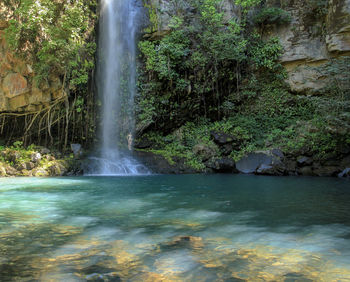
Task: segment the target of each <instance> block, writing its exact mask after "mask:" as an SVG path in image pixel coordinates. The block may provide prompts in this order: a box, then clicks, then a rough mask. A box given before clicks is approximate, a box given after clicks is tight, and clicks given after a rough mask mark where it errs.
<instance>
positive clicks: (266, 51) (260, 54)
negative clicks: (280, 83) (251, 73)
mask: <svg viewBox="0 0 350 282" xmlns="http://www.w3.org/2000/svg"><path fill="white" fill-rule="evenodd" d="M282 51H283V49H282V46H281V44H280V43H279V39H278V38H277V37H272V38H270V39H269V40H268V41H266V42H264V41H263V40H261V38H260V36H259V35H257V34H254V35H253V39H252V46H251V48H250V58H251V60H252V61H253V63H254V65H255V68H256V69H261V68H265V69H268V70H274V71H276V70H277V69H279V70H282V68H281V65H280V64H278V63H277V61H278V58H279V57H280V55H281V52H282Z"/></svg>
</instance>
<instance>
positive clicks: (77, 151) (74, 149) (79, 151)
mask: <svg viewBox="0 0 350 282" xmlns="http://www.w3.org/2000/svg"><path fill="white" fill-rule="evenodd" d="M70 147H71V149H72V152H73V154H74V157H75V158H80V157H81V156H82V154H83V149H82V147H81V145H80V144H71V145H70Z"/></svg>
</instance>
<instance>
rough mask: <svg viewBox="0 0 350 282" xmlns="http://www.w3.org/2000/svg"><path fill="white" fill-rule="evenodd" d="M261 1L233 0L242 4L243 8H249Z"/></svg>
mask: <svg viewBox="0 0 350 282" xmlns="http://www.w3.org/2000/svg"><path fill="white" fill-rule="evenodd" d="M261 2H262V0H235V4H237V5H240V6H242V8H244V9H249V8H251V7H254V6H257V5H259V4H260V3H261Z"/></svg>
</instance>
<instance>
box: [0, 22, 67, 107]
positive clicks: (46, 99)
mask: <svg viewBox="0 0 350 282" xmlns="http://www.w3.org/2000/svg"><path fill="white" fill-rule="evenodd" d="M5 28H7V22H6V21H5V20H0V112H34V111H38V110H41V109H43V108H45V107H47V106H48V105H49V104H50V103H51V102H53V101H55V100H57V99H59V98H63V95H64V94H63V93H64V92H62V91H61V88H62V83H61V80H60V79H59V77H55V76H51V77H50V78H49V80H48V81H47V82H45V83H41V84H40V85H36V83H35V81H34V77H35V73H34V72H33V67H32V62H30V61H24V60H23V59H20V58H19V57H17V56H16V55H15V54H14V53H13V52H12V51H11V50H10V48H9V47H8V45H7V43H6V41H5V37H4V33H5V31H4V30H5Z"/></svg>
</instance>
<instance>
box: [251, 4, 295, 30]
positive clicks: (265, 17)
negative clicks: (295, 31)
mask: <svg viewBox="0 0 350 282" xmlns="http://www.w3.org/2000/svg"><path fill="white" fill-rule="evenodd" d="M291 20H292V18H291V16H290V14H289V13H288V12H286V11H284V10H282V9H281V8H277V7H266V8H263V9H261V10H259V12H258V13H257V14H256V15H255V16H254V17H253V21H254V23H255V24H256V25H259V26H265V25H271V24H277V25H283V24H289V23H290V22H291Z"/></svg>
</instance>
